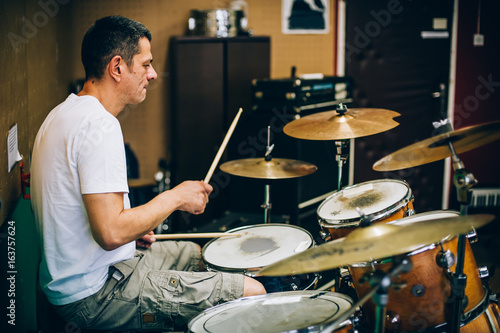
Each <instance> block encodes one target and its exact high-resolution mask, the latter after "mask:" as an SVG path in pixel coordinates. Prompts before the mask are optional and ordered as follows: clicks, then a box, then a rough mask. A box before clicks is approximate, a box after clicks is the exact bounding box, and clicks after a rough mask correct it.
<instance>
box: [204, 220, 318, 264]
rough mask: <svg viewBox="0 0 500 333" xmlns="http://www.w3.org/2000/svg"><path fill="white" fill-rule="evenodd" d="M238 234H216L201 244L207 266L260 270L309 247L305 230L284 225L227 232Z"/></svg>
mask: <svg viewBox="0 0 500 333" xmlns="http://www.w3.org/2000/svg"><path fill="white" fill-rule="evenodd" d="M228 233H241V234H242V236H241V237H220V238H217V239H214V240H212V241H210V242H209V243H207V244H206V245H205V246H204V247H203V251H202V256H203V260H204V261H205V262H206V263H207V265H208V266H209V267H212V268H215V269H218V270H221V271H227V272H246V271H247V270H252V269H255V270H256V269H260V268H262V267H264V266H267V265H270V264H272V263H274V262H276V261H279V260H282V259H285V258H288V257H290V256H292V255H294V254H296V253H299V252H302V251H304V250H307V249H308V248H310V247H311V246H313V243H314V241H313V238H312V236H311V234H310V233H309V232H307V231H306V230H304V229H302V228H299V227H296V226H292V225H287V224H259V225H255V226H246V227H241V228H236V229H233V230H230V231H228Z"/></svg>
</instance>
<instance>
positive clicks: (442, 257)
mask: <svg viewBox="0 0 500 333" xmlns="http://www.w3.org/2000/svg"><path fill="white" fill-rule="evenodd" d="M436 262H437V264H438V266H439V267H442V268H450V267H451V266H453V265H454V264H455V255H454V254H453V252H451V251H450V250H446V251H445V250H444V249H443V248H442V246H441V253H440V254H439V255H438V256H437V257H436Z"/></svg>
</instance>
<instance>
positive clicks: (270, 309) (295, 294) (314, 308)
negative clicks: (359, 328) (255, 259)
mask: <svg viewBox="0 0 500 333" xmlns="http://www.w3.org/2000/svg"><path fill="white" fill-rule="evenodd" d="M352 304H353V302H352V299H350V298H349V297H348V296H345V295H342V294H338V293H332V292H324V291H323V292H322V291H313V290H306V291H289V292H281V293H273V294H266V295H258V296H249V297H243V298H239V299H237V300H234V301H230V302H227V303H224V304H220V305H217V306H214V307H212V308H209V309H207V310H205V311H203V312H202V313H200V314H199V315H198V316H196V317H194V318H193V319H191V321H190V322H189V324H188V330H189V332H191V333H234V332H249V333H253V332H259V333H281V332H290V333H292V332H294V333H306V332H307V333H316V332H318V333H319V332H323V331H324V328H325V327H327V326H328V325H329V324H331V323H334V321H335V320H336V319H337V318H338V317H339V316H340V315H341V314H342V313H344V312H345V311H347V310H349V309H350V308H351V307H352ZM353 322H354V323H355V320H346V321H344V322H342V323H339V328H338V329H337V330H336V331H335V332H346V333H347V332H352V331H354V328H353V325H354V324H353Z"/></svg>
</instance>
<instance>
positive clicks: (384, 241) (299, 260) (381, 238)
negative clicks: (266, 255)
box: [259, 214, 494, 276]
mask: <svg viewBox="0 0 500 333" xmlns="http://www.w3.org/2000/svg"><path fill="white" fill-rule="evenodd" d="M493 219H494V215H490V214H478V215H465V216H457V217H447V218H440V219H434V220H429V221H422V222H419V223H415V224H411V225H406V226H397V225H391V224H382V223H378V224H375V225H371V226H369V227H365V228H357V229H355V230H354V231H352V232H351V233H350V234H349V235H347V236H346V237H345V238H340V239H337V240H335V241H332V242H328V243H325V244H322V245H319V246H317V247H315V248H311V249H308V250H305V251H304V252H301V253H298V254H296V255H293V256H290V257H288V258H285V259H283V260H280V261H278V262H275V263H273V264H271V265H269V266H266V267H264V268H263V269H261V270H260V271H259V275H262V276H283V275H294V274H303V273H313V272H321V271H325V270H329V269H333V268H337V267H342V266H348V265H350V264H354V263H359V262H367V261H372V260H376V259H382V258H387V257H390V256H394V255H398V254H403V253H408V252H411V251H414V250H415V249H417V248H420V247H422V246H426V245H429V244H432V243H437V242H440V241H441V240H443V239H444V238H446V237H447V236H456V235H458V234H464V233H466V232H468V231H470V230H471V228H473V227H474V228H479V227H481V226H483V225H485V224H487V223H489V222H490V221H492V220H493Z"/></svg>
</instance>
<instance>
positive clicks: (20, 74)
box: [0, 0, 335, 223]
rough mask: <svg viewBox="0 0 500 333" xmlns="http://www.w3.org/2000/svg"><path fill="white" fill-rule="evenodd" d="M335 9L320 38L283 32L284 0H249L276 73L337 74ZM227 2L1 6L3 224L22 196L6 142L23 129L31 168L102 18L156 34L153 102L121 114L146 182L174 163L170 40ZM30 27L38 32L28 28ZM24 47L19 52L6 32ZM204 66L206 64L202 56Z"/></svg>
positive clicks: (58, 0)
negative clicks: (118, 18)
mask: <svg viewBox="0 0 500 333" xmlns="http://www.w3.org/2000/svg"><path fill="white" fill-rule="evenodd" d="M331 2H332V3H331V4H330V31H329V33H328V34H322V35H283V34H282V33H281V1H276V0H275V1H266V0H248V6H249V13H248V19H249V27H250V28H251V29H252V30H253V32H254V35H268V36H271V62H272V63H271V76H272V77H273V78H281V77H288V76H289V75H290V69H291V67H292V66H296V67H297V74H302V73H319V72H320V73H324V74H327V75H331V74H333V71H334V70H333V68H334V67H333V65H334V61H335V60H334V52H333V51H334V45H333V44H334V34H335V29H334V28H333V27H332V26H331V24H332V23H333V16H334V8H333V3H334V1H331ZM227 3H228V1H211V2H207V1H203V0H188V1H186V0H184V1H182V0H169V1H161V0H140V1H136V0H121V1H118V0H108V1H99V0H85V1H83V0H73V1H69V0H47V1H38V0H24V1H8V2H6V1H2V3H1V5H0V9H1V11H0V15H1V16H0V17H1V22H0V34H1V35H2V37H3V38H2V39H1V42H0V55H1V60H2V62H1V63H2V66H1V68H0V74H2V75H1V77H2V81H1V82H0V88H1V89H0V103H1V104H0V106H1V120H0V129H1V131H2V133H3V137H2V141H1V142H2V145H1V147H2V151H1V154H0V200H1V203H2V205H1V207H0V222H2V223H3V221H4V220H5V219H6V217H7V216H8V213H9V212H10V211H11V210H12V207H13V204H14V203H15V201H16V200H17V198H19V196H20V194H21V187H20V172H19V166H16V168H15V169H14V170H13V171H12V172H10V173H8V172H7V168H6V165H7V146H6V141H7V140H6V139H7V133H8V130H9V128H10V126H11V125H12V124H14V123H17V124H18V131H19V150H20V153H21V155H23V157H24V160H23V161H24V163H25V170H26V172H28V171H29V156H30V154H31V147H32V145H33V141H34V137H35V135H36V132H37V130H38V128H39V126H40V124H41V122H42V121H43V119H44V118H45V116H46V115H47V113H48V112H49V111H50V110H51V109H52V108H53V107H54V106H56V105H57V104H59V103H60V102H61V101H62V100H63V99H64V98H65V97H66V95H67V92H68V87H69V86H70V85H71V84H73V83H75V82H76V80H78V79H80V78H82V77H83V76H84V71H83V67H82V65H81V63H80V44H81V40H82V38H83V35H84V33H85V31H86V30H87V29H88V27H90V25H91V24H92V23H93V22H94V21H95V20H96V19H98V18H100V17H102V16H106V15H124V16H128V17H130V18H133V19H136V20H139V21H141V22H143V23H144V24H145V25H146V26H147V27H148V28H149V29H150V30H151V32H152V34H153V42H152V52H153V56H154V66H155V68H156V71H157V72H158V79H157V80H156V82H154V83H152V84H151V85H150V90H149V92H148V97H147V99H146V101H145V102H144V103H142V104H141V105H138V106H131V107H128V108H126V109H125V110H124V111H123V112H122V113H121V114H120V116H119V120H120V122H121V124H122V127H123V133H124V137H125V141H126V142H128V143H130V145H131V148H132V150H134V152H135V153H136V155H137V158H138V160H139V165H140V175H141V178H148V179H152V175H153V173H154V171H156V168H157V163H158V160H159V159H160V158H166V159H168V158H169V144H170V142H169V128H170V124H169V113H170V105H169V103H170V98H169V97H170V96H169V95H170V84H169V80H170V77H169V75H170V74H169V59H168V41H169V39H170V37H172V36H174V35H182V34H184V33H185V31H186V27H187V19H188V16H189V10H190V9H212V8H223V7H225V6H226V5H227ZM30 28H32V29H31V30H30ZM10 32H12V33H14V34H16V35H17V36H19V37H20V38H21V39H19V40H22V42H19V43H18V44H17V47H16V48H13V46H12V43H11V42H10V41H9V39H8V38H5V37H6V36H8V33H10ZM200 61H202V59H200Z"/></svg>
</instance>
